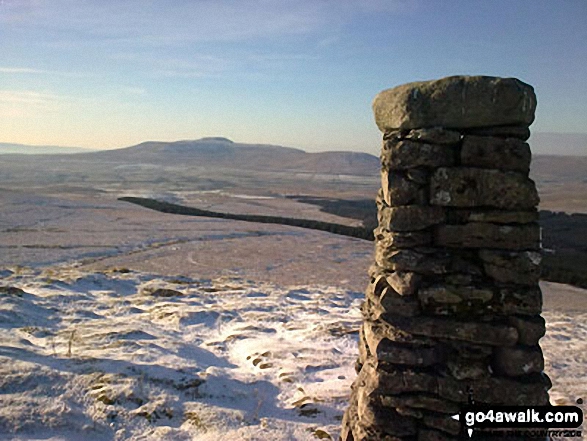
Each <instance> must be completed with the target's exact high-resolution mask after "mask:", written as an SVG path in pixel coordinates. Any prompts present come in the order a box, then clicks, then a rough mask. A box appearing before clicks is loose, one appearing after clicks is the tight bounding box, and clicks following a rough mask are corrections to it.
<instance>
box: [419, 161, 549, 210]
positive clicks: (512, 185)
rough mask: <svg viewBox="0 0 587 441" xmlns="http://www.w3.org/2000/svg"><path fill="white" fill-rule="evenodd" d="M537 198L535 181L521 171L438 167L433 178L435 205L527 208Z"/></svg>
mask: <svg viewBox="0 0 587 441" xmlns="http://www.w3.org/2000/svg"><path fill="white" fill-rule="evenodd" d="M538 201H539V198H538V192H537V190H536V186H535V185H534V182H533V181H532V180H530V179H528V178H527V177H526V176H524V175H523V174H520V173H515V172H504V171H501V170H486V169H480V168H465V167H455V168H439V169H438V170H436V172H435V173H434V174H433V175H432V177H431V182H430V203H431V204H433V205H441V206H446V207H494V208H501V209H505V210H526V209H531V208H534V207H535V206H536V205H538Z"/></svg>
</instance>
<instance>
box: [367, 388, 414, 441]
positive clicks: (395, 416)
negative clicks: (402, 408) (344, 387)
mask: <svg viewBox="0 0 587 441" xmlns="http://www.w3.org/2000/svg"><path fill="white" fill-rule="evenodd" d="M357 415H358V416H359V420H360V421H361V424H362V425H364V426H373V427H377V428H378V429H379V430H381V431H383V432H385V433H387V434H389V435H392V436H399V437H401V436H410V435H415V434H416V433H417V427H416V421H415V420H414V419H413V418H410V417H406V416H403V415H400V414H399V413H398V412H397V411H396V410H395V409H392V408H389V407H384V406H378V403H377V402H376V401H374V400H372V399H371V397H370V395H369V394H367V393H366V391H365V390H364V389H361V390H359V391H357Z"/></svg>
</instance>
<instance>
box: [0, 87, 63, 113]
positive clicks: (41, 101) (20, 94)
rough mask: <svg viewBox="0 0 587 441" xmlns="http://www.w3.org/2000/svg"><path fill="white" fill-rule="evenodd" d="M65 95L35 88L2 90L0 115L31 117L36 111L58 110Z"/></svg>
mask: <svg viewBox="0 0 587 441" xmlns="http://www.w3.org/2000/svg"><path fill="white" fill-rule="evenodd" d="M63 102H64V101H63V97H61V96H58V95H55V94H52V93H46V92H38V91H34V90H0V115H1V116H2V117H9V118H21V117H29V116H31V115H33V114H34V113H36V112H54V111H58V110H59V109H60V108H61V105H62V104H63Z"/></svg>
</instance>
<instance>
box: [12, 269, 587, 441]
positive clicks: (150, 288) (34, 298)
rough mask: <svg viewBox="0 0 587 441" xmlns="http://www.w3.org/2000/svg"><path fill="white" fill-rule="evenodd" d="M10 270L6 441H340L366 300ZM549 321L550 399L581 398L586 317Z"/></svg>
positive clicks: (134, 275)
mask: <svg viewBox="0 0 587 441" xmlns="http://www.w3.org/2000/svg"><path fill="white" fill-rule="evenodd" d="M2 276H3V284H4V287H3V288H0V296H1V298H2V302H0V391H1V394H0V433H3V434H4V435H1V436H0V438H1V439H11V440H25V439H26V440H30V439H39V440H40V439H43V440H45V439H51V440H62V439H63V440H77V439H84V440H94V439H95V440H122V439H132V440H151V439H152V440H155V439H157V440H165V439H168V440H191V439H198V440H315V439H336V437H337V435H338V430H339V425H340V419H341V417H342V412H343V410H344V408H345V407H346V401H347V396H348V392H349V386H350V383H351V382H352V380H353V377H354V375H355V374H354V370H353V365H354V361H355V357H356V353H357V347H356V329H357V327H358V325H359V323H360V313H359V305H360V301H361V297H362V295H361V294H360V293H357V292H353V291H349V290H343V289H340V288H334V287H328V286H300V287H295V288H294V287H289V288H283V287H279V286H276V285H272V284H269V283H260V282H256V283H254V282H249V281H246V280H244V279H236V278H220V279H215V280H210V279H201V280H198V279H188V278H184V277H171V276H167V277H165V276H154V275H150V274H147V273H140V272H134V271H128V270H118V271H117V270H112V271H108V272H84V271H80V270H79V269H76V268H75V267H72V266H58V267H52V268H49V269H44V270H39V269H38V270H33V269H25V268H14V269H13V270H5V271H3V274H2ZM551 285H552V284H551ZM552 288H553V287H552V286H549V287H548V289H552ZM554 288H556V287H554ZM545 316H546V319H547V322H548V333H547V336H546V337H545V338H544V339H543V340H542V345H543V349H544V352H545V355H546V358H547V360H548V365H547V372H548V374H549V375H550V376H551V378H552V379H553V382H554V384H555V386H554V389H553V391H552V394H551V395H552V401H553V403H559V404H563V403H565V404H567V403H569V404H570V403H573V404H574V402H575V400H576V398H579V397H583V396H586V394H585V392H587V387H586V386H587V384H586V383H587V380H586V379H585V376H584V368H585V365H586V361H587V360H586V358H587V357H586V354H587V351H586V349H587V343H586V341H587V326H586V324H585V318H587V317H586V315H585V314H580V315H578V316H576V315H575V316H573V317H571V316H570V315H568V314H566V313H564V312H547V313H545Z"/></svg>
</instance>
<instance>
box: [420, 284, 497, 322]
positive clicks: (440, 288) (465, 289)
mask: <svg viewBox="0 0 587 441" xmlns="http://www.w3.org/2000/svg"><path fill="white" fill-rule="evenodd" d="M418 299H419V300H420V303H421V305H422V309H423V311H425V312H426V313H431V314H436V315H452V314H455V315H461V316H463V315H469V314H474V315H475V314H482V313H486V312H487V310H488V306H489V305H490V302H491V301H492V299H493V290H491V289H489V288H477V287H473V286H451V285H437V286H431V287H428V288H422V289H420V290H419V291H418Z"/></svg>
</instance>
